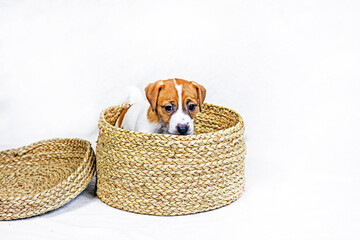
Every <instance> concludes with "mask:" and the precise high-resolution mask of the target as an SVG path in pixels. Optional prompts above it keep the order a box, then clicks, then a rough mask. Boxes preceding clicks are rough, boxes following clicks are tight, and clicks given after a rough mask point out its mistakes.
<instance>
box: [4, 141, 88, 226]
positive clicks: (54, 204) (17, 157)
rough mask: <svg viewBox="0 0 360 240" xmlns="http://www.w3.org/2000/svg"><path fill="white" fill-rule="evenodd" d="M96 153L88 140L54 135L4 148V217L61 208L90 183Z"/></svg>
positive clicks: (38, 213)
mask: <svg viewBox="0 0 360 240" xmlns="http://www.w3.org/2000/svg"><path fill="white" fill-rule="evenodd" d="M94 171H95V155H94V151H93V149H92V148H91V145H90V143H89V142H88V141H85V140H81V139H52V140H45V141H41V142H36V143H33V144H31V145H29V146H26V147H21V148H18V149H11V150H6V151H2V152H0V220H11V219H18V218H27V217H32V216H35V215H40V214H43V213H45V212H48V211H50V210H54V209H57V208H59V207H61V206H63V205H64V204H66V203H67V202H69V201H70V200H72V199H73V198H75V197H76V196H77V195H79V194H80V193H81V192H82V191H83V190H84V189H85V188H86V186H87V185H88V184H89V182H90V181H91V178H92V176H93V175H94Z"/></svg>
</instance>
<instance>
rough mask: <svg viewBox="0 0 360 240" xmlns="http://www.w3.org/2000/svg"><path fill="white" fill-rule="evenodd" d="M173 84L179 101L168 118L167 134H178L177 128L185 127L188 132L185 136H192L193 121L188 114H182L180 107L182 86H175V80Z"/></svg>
mask: <svg viewBox="0 0 360 240" xmlns="http://www.w3.org/2000/svg"><path fill="white" fill-rule="evenodd" d="M174 84H175V88H176V91H177V94H178V98H179V100H178V107H177V110H176V112H174V113H173V114H172V115H171V117H170V120H169V128H168V132H169V133H170V134H179V131H178V126H180V125H186V126H188V131H187V132H186V133H185V135H189V134H194V120H193V119H192V118H191V117H190V115H189V114H187V113H185V112H184V110H183V106H182V101H183V100H182V85H178V84H176V82H175V80H174Z"/></svg>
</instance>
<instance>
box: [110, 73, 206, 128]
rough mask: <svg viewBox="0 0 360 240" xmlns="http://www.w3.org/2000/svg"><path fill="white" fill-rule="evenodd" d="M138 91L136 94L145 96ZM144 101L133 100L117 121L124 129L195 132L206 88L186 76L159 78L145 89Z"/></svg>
mask: <svg viewBox="0 0 360 240" xmlns="http://www.w3.org/2000/svg"><path fill="white" fill-rule="evenodd" d="M139 91H140V90H138V93H137V95H140V94H141V95H142V93H141V92H140V93H139ZM133 95H134V93H133ZM145 95H146V98H147V101H146V100H145V99H144V97H141V98H142V100H136V101H131V96H130V104H131V105H130V107H128V108H126V109H124V110H123V111H122V112H121V114H120V116H119V118H118V119H117V121H116V124H115V125H116V126H118V127H121V128H123V129H128V130H133V131H141V132H146V133H163V134H177V135H190V134H194V118H195V116H196V114H197V113H198V112H199V111H201V107H202V104H203V102H204V99H205V96H206V89H205V88H204V87H203V86H201V85H200V84H198V83H196V82H190V81H186V80H183V79H178V78H174V79H168V80H159V81H157V82H154V83H150V84H149V85H148V86H147V87H146V88H145Z"/></svg>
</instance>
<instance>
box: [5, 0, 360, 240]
mask: <svg viewBox="0 0 360 240" xmlns="http://www.w3.org/2000/svg"><path fill="white" fill-rule="evenodd" d="M359 12H360V3H359V1H355V0H354V1H315V0H309V1H306V0H305V1H304V0H301V1H300V0H299V1H297V0H296V1H294V0H293V1H280V0H274V1H224V0H222V1H209V0H207V1H184V0H182V1H134V0H131V1H130V0H128V1H93V0H86V1H85V0H84V1H70V0H69V1H66V0H64V1H60V0H52V1H47V0H42V1H40V0H37V1H35V0H32V1H25V0H24V1H12V0H0V150H4V149H8V148H15V147H20V146H23V145H27V144H30V143H32V142H34V141H38V140H43V139H48V138H55V137H80V138H84V139H87V140H90V141H91V142H92V145H93V147H94V148H95V146H96V145H95V144H96V143H95V141H96V138H97V121H98V117H99V114H100V111H101V110H102V109H103V108H105V107H108V106H111V105H117V104H120V103H121V101H122V96H123V95H122V89H123V88H124V86H126V85H129V84H134V85H137V86H139V87H141V88H143V87H144V86H146V85H147V84H148V83H149V82H153V81H156V80H159V79H167V78H173V77H178V78H184V79H187V80H193V81H197V82H199V83H201V84H203V85H204V86H205V87H206V88H207V90H208V93H207V99H206V102H210V103H214V104H218V105H223V106H227V107H229V108H232V109H234V110H236V111H238V112H239V113H240V114H241V115H242V116H243V118H244V121H245V126H246V141H247V146H248V155H247V157H246V180H247V182H246V191H245V193H244V194H243V196H242V197H241V198H240V199H239V200H238V201H236V202H235V203H233V204H231V205H229V206H227V207H224V208H221V209H218V210H214V211H210V212H206V213H201V214H195V215H190V216H183V217H154V216H145V215H139V214H133V213H128V212H124V211H121V210H117V209H113V208H111V207H108V206H107V205H105V204H104V203H102V202H101V201H100V200H98V199H97V198H96V197H95V196H94V194H93V190H94V183H92V184H91V185H90V186H89V187H88V188H87V189H86V190H85V191H84V192H83V193H82V194H81V195H80V196H79V197H77V198H76V199H75V200H73V201H72V202H70V203H69V204H67V205H66V206H64V207H62V208H60V209H58V210H56V211H53V212H50V213H47V214H45V215H42V216H39V217H33V218H30V219H26V220H18V221H8V222H0V238H1V239H24V238H26V239H72V238H75V237H76V238H77V239H99V238H100V239H157V240H158V239H286V240H288V239H355V238H356V237H359V234H360V230H359V226H360V207H359V202H360V150H359V149H360V147H359V143H360V141H359V134H360V128H359V122H360V114H359V105H360V97H359V92H360V70H359V67H360V25H359V22H360V14H359ZM0 174H1V173H0Z"/></svg>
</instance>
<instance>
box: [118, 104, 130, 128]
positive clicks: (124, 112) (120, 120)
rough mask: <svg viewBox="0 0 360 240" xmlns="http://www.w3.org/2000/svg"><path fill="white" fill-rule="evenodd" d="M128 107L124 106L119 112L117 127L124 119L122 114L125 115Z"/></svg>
mask: <svg viewBox="0 0 360 240" xmlns="http://www.w3.org/2000/svg"><path fill="white" fill-rule="evenodd" d="M130 107H131V106H130ZM130 107H127V108H125V109H124V110H122V112H121V113H120V116H119V121H118V127H119V128H120V127H121V123H122V121H123V120H124V116H125V114H126V112H127V111H128V110H129V108H130Z"/></svg>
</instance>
